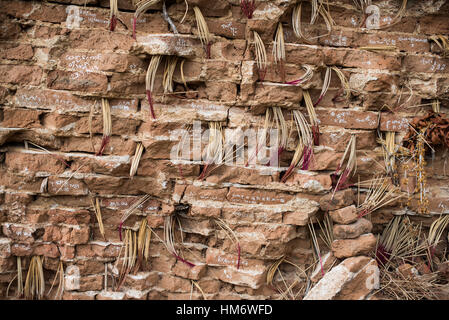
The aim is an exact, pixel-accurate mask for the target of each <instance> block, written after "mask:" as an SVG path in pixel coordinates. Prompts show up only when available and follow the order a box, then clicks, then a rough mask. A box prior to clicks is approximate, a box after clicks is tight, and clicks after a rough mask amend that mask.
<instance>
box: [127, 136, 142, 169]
mask: <svg viewBox="0 0 449 320" xmlns="http://www.w3.org/2000/svg"><path fill="white" fill-rule="evenodd" d="M143 149H144V147H143V145H142V142H139V143H138V144H137V147H136V152H135V153H134V157H133V161H132V163H131V168H130V169H129V176H130V177H134V176H135V175H136V172H137V168H138V167H139V162H140V158H141V157H142V153H143Z"/></svg>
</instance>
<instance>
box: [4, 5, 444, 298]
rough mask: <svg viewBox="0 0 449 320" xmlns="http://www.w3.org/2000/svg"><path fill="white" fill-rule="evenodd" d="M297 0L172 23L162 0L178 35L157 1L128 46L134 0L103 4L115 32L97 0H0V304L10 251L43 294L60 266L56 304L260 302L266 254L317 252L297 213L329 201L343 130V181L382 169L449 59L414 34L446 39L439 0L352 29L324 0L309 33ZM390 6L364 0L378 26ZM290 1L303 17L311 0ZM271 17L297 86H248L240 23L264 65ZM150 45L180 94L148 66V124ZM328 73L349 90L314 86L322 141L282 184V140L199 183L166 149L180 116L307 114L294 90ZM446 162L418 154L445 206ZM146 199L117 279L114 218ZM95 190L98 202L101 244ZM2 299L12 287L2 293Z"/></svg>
mask: <svg viewBox="0 0 449 320" xmlns="http://www.w3.org/2000/svg"><path fill="white" fill-rule="evenodd" d="M295 2H296V1H281V0H276V1H256V10H255V12H254V15H253V17H252V19H247V17H245V16H244V15H243V14H242V12H241V9H240V1H238V0H216V1H213V2H210V1H202V0H192V1H189V11H188V13H187V16H186V18H185V20H184V22H183V23H182V24H181V23H180V21H181V19H182V17H183V15H184V11H185V2H184V1H181V0H177V1H168V2H167V10H168V14H169V15H170V17H171V19H172V20H173V21H174V23H175V25H176V27H177V30H178V32H179V35H177V36H175V35H174V34H173V33H172V32H171V30H170V28H169V26H168V24H167V22H166V21H165V20H164V19H163V17H162V15H161V11H162V5H161V4H158V5H155V6H153V7H151V8H150V9H149V10H148V11H147V13H145V14H142V15H141V16H140V17H139V19H138V21H137V39H136V40H134V39H133V38H132V31H131V30H132V16H133V12H134V7H133V6H132V4H131V0H123V1H122V0H119V1H118V8H119V11H120V13H119V18H120V20H119V22H118V24H117V27H116V30H115V31H114V32H111V31H109V30H108V24H109V1H105V0H86V1H84V0H60V1H45V2H39V1H6V0H4V1H1V5H0V21H1V25H0V48H1V49H0V103H1V109H0V154H1V167H0V223H1V228H0V296H1V297H2V298H5V297H6V290H7V287H8V284H9V283H10V282H11V281H12V280H13V278H14V277H15V276H16V274H17V271H16V270H17V265H16V261H17V258H16V257H22V259H21V262H22V267H23V269H24V270H27V268H28V265H29V261H30V257H32V256H42V257H43V260H42V261H43V267H44V274H45V279H46V281H47V287H46V290H48V288H49V287H50V286H51V282H52V281H53V278H54V277H55V274H56V271H57V269H58V265H59V262H60V261H62V262H63V266H64V269H65V291H64V294H63V298H64V299H111V298H112V299H166V298H167V299H188V298H189V297H190V296H191V294H192V298H193V299H200V298H202V297H203V296H202V293H201V292H200V291H199V289H198V288H197V286H196V285H194V284H197V285H198V286H199V287H200V288H201V289H202V290H203V292H204V295H205V296H206V297H207V298H208V299H256V298H259V299H265V298H275V297H277V296H278V294H277V292H276V291H275V290H273V289H272V287H271V286H269V285H266V277H267V272H268V269H269V267H270V265H271V264H272V263H273V262H274V261H276V259H279V257H281V256H283V255H285V256H286V257H287V258H288V259H289V260H290V261H291V262H293V263H295V264H297V265H299V266H301V267H302V268H304V269H306V268H307V267H309V266H310V265H311V264H312V263H313V262H314V261H315V258H314V255H313V249H312V247H311V242H310V234H309V229H308V223H309V222H316V221H321V219H322V217H323V214H324V212H325V211H327V210H332V209H336V207H331V208H329V206H327V205H326V200H324V201H323V197H326V196H327V197H328V196H329V193H330V192H331V188H332V181H331V176H330V175H331V174H332V173H333V172H334V171H335V169H336V168H337V165H338V162H339V161H340V158H341V157H342V155H343V153H344V150H345V148H346V145H347V143H348V141H349V138H350V136H351V134H355V135H356V137H357V164H358V167H357V175H359V176H360V179H361V180H366V179H367V178H370V177H372V176H373V175H374V174H380V173H382V172H383V169H382V165H381V164H383V156H382V154H381V152H380V151H381V149H380V145H379V144H378V142H377V141H376V138H377V132H378V130H380V132H382V133H383V132H386V131H394V132H396V133H397V136H396V139H397V142H398V143H400V141H401V139H402V137H404V135H405V134H406V132H407V130H408V125H407V122H408V121H410V120H411V119H413V118H414V117H415V116H417V115H423V114H425V113H426V112H427V111H428V110H430V109H431V107H430V104H429V103H430V102H431V101H432V99H436V98H438V99H439V100H440V102H441V111H442V112H443V113H444V112H447V110H448V107H449V100H448V99H449V96H448V88H449V59H448V58H443V55H442V52H441V50H440V49H439V48H438V46H436V45H435V43H433V42H432V41H430V40H429V38H430V36H431V35H434V34H446V35H447V34H448V33H449V22H448V15H449V2H447V1H431V0H426V1H409V3H408V5H407V10H406V12H405V14H404V16H403V17H402V19H401V22H400V23H398V24H395V25H393V26H391V27H388V28H383V29H381V30H374V29H367V28H361V27H359V26H360V25H361V23H362V22H363V19H364V16H363V14H362V13H361V12H360V11H358V10H357V9H356V8H355V7H354V3H353V1H350V0H338V1H329V2H330V12H331V15H332V18H333V19H334V21H335V26H334V27H333V29H332V32H331V34H330V35H327V36H322V37H318V38H314V39H313V40H312V41H311V43H307V44H306V43H304V41H301V40H299V39H297V38H296V37H295V35H294V33H293V29H292V22H291V16H292V9H293V7H294V5H295ZM400 2H401V1H399V0H398V1H394V0H391V1H382V2H380V3H379V6H380V9H381V22H382V23H388V21H391V19H392V18H393V17H394V16H395V14H396V12H397V10H398V8H399V6H400ZM195 5H197V6H199V8H200V9H201V11H202V13H203V15H204V17H205V19H206V22H207V25H208V27H209V30H210V32H211V33H212V34H213V40H212V45H211V47H210V59H207V57H206V54H205V51H204V49H203V47H202V46H201V42H200V41H199V39H198V31H197V27H196V22H195V17H194V13H193V10H192V8H193V7H194V6H195ZM303 11H304V16H307V17H309V16H310V6H309V5H308V4H307V5H304V8H303ZM279 21H281V22H282V23H283V26H284V36H285V51H286V60H285V66H284V67H285V74H286V79H285V80H286V81H292V80H295V79H298V78H300V77H301V76H302V75H303V73H304V70H303V69H302V68H301V65H304V64H308V65H311V66H313V68H314V70H315V72H314V76H313V78H312V79H311V80H310V81H309V82H308V86H307V87H306V86H303V87H300V86H289V85H286V84H284V83H282V76H281V74H280V72H279V70H278V68H276V67H275V66H274V65H273V64H272V63H270V66H269V68H268V71H267V74H266V76H265V78H264V81H263V82H261V81H259V77H258V70H257V66H256V62H255V56H254V43H253V41H252V39H253V38H252V31H257V32H258V33H259V34H260V36H261V38H262V40H263V41H264V43H265V46H266V48H267V53H268V58H269V61H270V62H271V61H272V55H271V50H272V46H273V41H272V40H273V37H274V33H275V30H276V27H277V25H278V22H279ZM308 22H309V18H306V19H305V21H304V24H303V29H304V30H306V31H307V32H309V33H310V34H312V35H319V34H325V33H326V26H325V25H324V24H323V22H322V20H320V19H318V21H317V22H316V23H315V24H314V25H313V26H309V23H308ZM379 45H383V46H395V47H394V50H392V51H386V50H378V51H368V50H361V49H359V48H360V47H366V46H379ZM156 54H158V55H164V56H165V55H176V56H179V57H181V58H182V59H184V61H185V62H184V65H183V72H184V76H185V80H186V83H187V86H188V90H189V91H190V92H188V93H187V94H179V95H181V96H182V95H183V97H179V96H176V95H164V93H163V87H162V78H163V72H164V70H163V65H164V63H162V64H161V67H160V68H159V69H158V71H157V74H156V80H155V85H154V90H153V92H152V93H153V99H154V109H155V113H156V116H157V119H156V120H153V119H152V118H151V116H150V110H149V103H148V101H147V97H146V94H145V74H146V70H147V67H148V64H149V61H150V58H151V56H152V55H156ZM180 61H181V60H180ZM325 66H336V67H338V68H339V69H340V70H341V71H342V72H343V73H344V75H345V76H346V78H347V79H348V81H349V85H350V88H351V97H350V99H349V100H347V101H345V100H344V99H333V98H334V97H335V96H336V95H338V93H339V92H340V88H341V84H340V82H339V81H338V78H337V77H336V75H335V74H333V76H332V81H331V83H330V87H329V90H328V93H327V94H326V95H325V97H324V98H323V100H322V101H321V102H320V103H319V105H318V106H317V107H316V114H317V117H318V120H319V124H320V132H321V135H320V142H321V143H320V146H316V147H315V150H314V153H315V154H314V162H313V163H312V165H311V167H310V168H309V170H308V171H301V170H296V171H295V172H294V174H293V176H292V177H291V178H290V179H289V180H288V181H287V182H286V183H282V182H280V181H279V180H280V179H279V178H280V174H282V171H284V170H285V169H286V168H287V167H288V165H289V164H290V161H291V159H292V157H293V154H294V150H295V147H296V140H295V139H296V137H295V136H294V135H292V136H291V137H290V139H289V143H288V146H287V149H286V151H285V152H283V153H282V155H281V163H280V169H276V168H267V167H264V166H259V167H251V166H249V167H245V166H244V165H240V166H220V167H217V168H216V169H214V170H213V171H211V172H210V174H209V175H208V176H207V178H205V179H204V180H200V179H198V176H199V174H200V172H201V170H202V169H203V168H204V163H202V162H198V161H193V160H186V161H183V162H182V164H181V165H177V164H176V163H174V162H173V161H172V160H171V159H170V150H171V149H172V148H173V146H174V145H176V144H177V143H178V142H179V140H180V137H179V136H178V137H177V138H173V137H172V133H173V132H176V130H180V129H183V128H185V126H186V125H189V124H192V122H193V121H194V120H200V121H202V125H203V128H204V129H205V128H207V125H208V122H210V121H217V122H220V123H221V124H222V126H223V127H224V128H226V129H231V130H237V129H239V128H240V129H246V128H261V127H262V126H263V121H264V117H265V116H264V114H265V110H266V108H267V107H271V106H277V107H282V108H283V110H284V115H285V117H286V119H290V110H291V109H299V110H301V111H302V112H304V114H305V115H306V113H305V108H304V104H303V102H302V101H303V94H302V93H303V90H306V89H307V90H309V92H310V94H311V97H312V100H313V101H316V99H317V98H318V96H319V94H320V91H321V87H322V84H323V77H324V69H323V68H322V67H325ZM320 67H321V69H320ZM174 83H175V85H174V89H175V91H185V88H184V86H183V85H182V81H181V74H180V69H179V65H178V67H177V68H176V70H175V73H174ZM101 98H106V99H107V100H108V101H109V104H110V107H111V118H112V135H111V137H110V141H109V143H108V144H107V145H106V148H105V150H104V152H103V155H98V156H96V152H97V151H98V150H99V148H100V144H101V141H102V134H103V116H102V108H101ZM398 105H401V108H399V109H398V110H395V112H391V110H389V108H388V107H390V108H393V107H395V106H398ZM384 106H388V107H384ZM91 135H92V136H91ZM138 143H142V144H143V146H144V153H143V155H142V157H141V160H140V162H139V166H138V169H137V173H136V175H135V176H134V177H130V175H129V171H130V166H131V162H132V159H133V156H134V153H135V149H136V146H137V144H138ZM35 145H38V146H41V147H43V148H45V149H46V150H47V151H43V150H42V149H39V148H37V147H36V146H35ZM446 161H447V153H446V151H445V150H437V152H436V154H435V157H434V159H433V160H430V159H429V160H428V162H429V164H428V165H427V174H428V181H427V182H428V189H429V190H428V192H429V193H428V194H429V195H430V198H429V200H430V203H429V209H430V212H431V213H433V214H439V213H441V212H442V211H446V212H447V211H448V210H449V209H448V207H449V197H448V196H449V194H448V190H447V184H448V173H447V172H449V171H446ZM269 169H271V171H269V173H268V174H267V170H269ZM354 181H357V176H355V177H354ZM145 194H148V195H150V200H148V201H147V202H145V204H144V205H143V206H141V207H140V208H139V209H138V210H137V212H135V213H134V214H133V215H131V217H130V218H129V219H127V220H126V222H125V223H124V226H123V229H124V230H129V229H132V230H134V231H137V230H138V228H139V225H140V223H141V220H142V219H145V218H146V219H147V223H148V225H149V226H150V227H151V228H152V230H153V231H154V234H153V236H152V239H151V244H150V249H149V259H148V262H147V263H144V264H143V266H141V268H140V269H139V270H136V271H135V272H131V274H129V275H127V276H126V278H125V280H124V283H123V285H122V286H121V287H120V289H118V290H116V288H115V284H116V282H115V283H114V281H113V276H114V275H115V276H117V270H115V269H114V264H115V261H116V259H117V257H118V255H119V253H120V248H121V246H122V244H123V242H122V241H120V238H119V232H118V226H119V224H120V218H121V216H122V214H123V213H124V212H125V211H126V210H127V208H129V207H130V206H131V205H132V203H133V202H135V201H136V200H137V199H139V198H141V197H142V196H143V195H145ZM92 198H96V199H98V200H99V205H100V208H101V214H102V222H103V224H104V231H105V235H104V237H103V236H102V235H101V233H100V229H99V224H98V221H97V219H96V215H95V210H94V207H93V205H92V202H91V199H92ZM327 199H328V198H327ZM320 200H321V206H320ZM345 205H349V204H348V203H345ZM416 206H417V205H416V196H415V197H414V198H413V199H412V201H411V204H410V206H409V212H415V211H416V210H417V208H416ZM341 207H343V206H341ZM403 212H404V207H403V206H402V205H401V204H400V203H399V202H394V203H391V204H390V205H389V206H387V207H384V208H382V209H380V210H378V211H376V212H375V213H373V214H372V216H371V220H372V222H373V224H374V231H375V232H381V230H382V227H383V226H384V225H385V223H387V222H388V221H389V220H390V219H391V217H392V214H400V213H403ZM170 215H172V216H173V215H176V217H177V219H175V222H176V228H175V231H176V234H175V235H176V242H177V243H178V244H177V248H178V249H177V250H178V253H179V254H180V255H182V257H183V258H182V259H184V260H185V261H183V260H182V259H177V258H176V257H174V255H173V254H171V253H170V252H169V251H168V250H167V248H166V247H165V246H164V243H163V241H162V240H163V239H164V221H166V219H167V218H166V217H167V216H170ZM216 218H220V219H222V221H225V222H226V223H227V224H228V225H229V226H230V227H231V229H232V230H233V231H234V232H235V233H236V235H237V237H238V240H239V245H240V251H241V252H240V255H241V257H240V258H239V257H238V254H237V248H236V244H235V243H234V242H233V241H232V240H231V239H232V238H231V237H228V236H227V235H226V232H224V231H223V230H222V229H220V228H219V227H218V226H217V224H216V223H215V222H214V221H215V219H216ZM412 219H414V220H416V221H418V222H423V223H424V225H425V226H429V225H430V223H431V222H432V221H433V218H427V217H425V218H424V217H420V216H412ZM179 225H181V227H182V231H183V239H182V241H183V244H181V240H180V238H179ZM315 227H316V228H317V230H318V226H317V224H315ZM320 243H321V247H322V248H323V250H324V251H326V249H325V245H324V244H323V243H322V242H321V240H320ZM186 262H189V263H191V264H194V265H195V266H194V267H192V266H189V265H188V263H186ZM237 264H240V266H239V268H237V267H236V265H237ZM283 268H284V269H283V271H284V274H285V276H286V277H290V279H291V278H292V277H294V276H295V273H296V272H297V271H296V270H295V269H294V268H293V267H291V266H289V265H283ZM118 269H120V265H118ZM119 271H120V270H119ZM105 274H107V275H108V276H107V283H105ZM24 275H25V273H24ZM71 280H73V281H74V282H73V283H75V284H74V285H71V283H72V282H71ZM192 280H193V281H194V282H195V283H194V282H192ZM277 281H280V279H277ZM73 283H72V284H73ZM105 284H106V285H107V286H108V288H107V289H106V288H105ZM192 292H193V293H192ZM15 293H16V283H15V282H14V281H13V282H12V285H11V286H10V289H9V298H13V297H14V296H15Z"/></svg>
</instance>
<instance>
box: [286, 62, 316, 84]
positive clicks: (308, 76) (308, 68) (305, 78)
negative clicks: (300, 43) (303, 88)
mask: <svg viewBox="0 0 449 320" xmlns="http://www.w3.org/2000/svg"><path fill="white" fill-rule="evenodd" d="M301 67H302V68H303V69H304V70H305V71H306V72H305V73H304V74H303V75H302V77H301V78H299V79H297V80H293V81H289V82H287V84H291V85H299V84H302V83H304V82H307V81H309V80H310V79H312V77H313V68H312V67H311V66H309V65H308V64H305V65H302V66H301Z"/></svg>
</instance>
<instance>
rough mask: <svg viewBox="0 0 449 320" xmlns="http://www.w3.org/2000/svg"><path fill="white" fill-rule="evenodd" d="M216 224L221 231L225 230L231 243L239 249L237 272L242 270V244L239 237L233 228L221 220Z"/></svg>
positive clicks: (216, 220) (218, 219)
mask: <svg viewBox="0 0 449 320" xmlns="http://www.w3.org/2000/svg"><path fill="white" fill-rule="evenodd" d="M215 223H216V224H217V225H218V226H219V227H220V228H221V230H223V231H224V232H225V233H226V235H227V236H228V238H229V239H230V240H231V242H232V243H233V244H234V245H235V246H236V247H237V270H238V269H240V253H241V252H240V242H239V239H238V238H237V235H236V234H235V232H234V230H232V229H231V227H230V226H229V225H227V224H226V222H224V221H223V220H221V219H220V218H216V219H215Z"/></svg>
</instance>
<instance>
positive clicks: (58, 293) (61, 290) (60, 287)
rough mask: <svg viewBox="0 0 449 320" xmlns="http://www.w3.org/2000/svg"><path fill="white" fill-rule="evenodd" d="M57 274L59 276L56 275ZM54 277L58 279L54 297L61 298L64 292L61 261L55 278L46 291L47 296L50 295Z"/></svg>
mask: <svg viewBox="0 0 449 320" xmlns="http://www.w3.org/2000/svg"><path fill="white" fill-rule="evenodd" d="M58 276H59V277H58ZM56 279H58V288H57V289H56V294H55V297H54V299H55V300H61V299H62V296H63V294H64V265H63V263H62V261H59V265H58V270H57V271H56V274H55V278H54V279H53V283H52V284H51V287H50V290H48V292H47V296H49V295H50V293H51V290H52V289H53V286H54V285H55V282H56Z"/></svg>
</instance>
